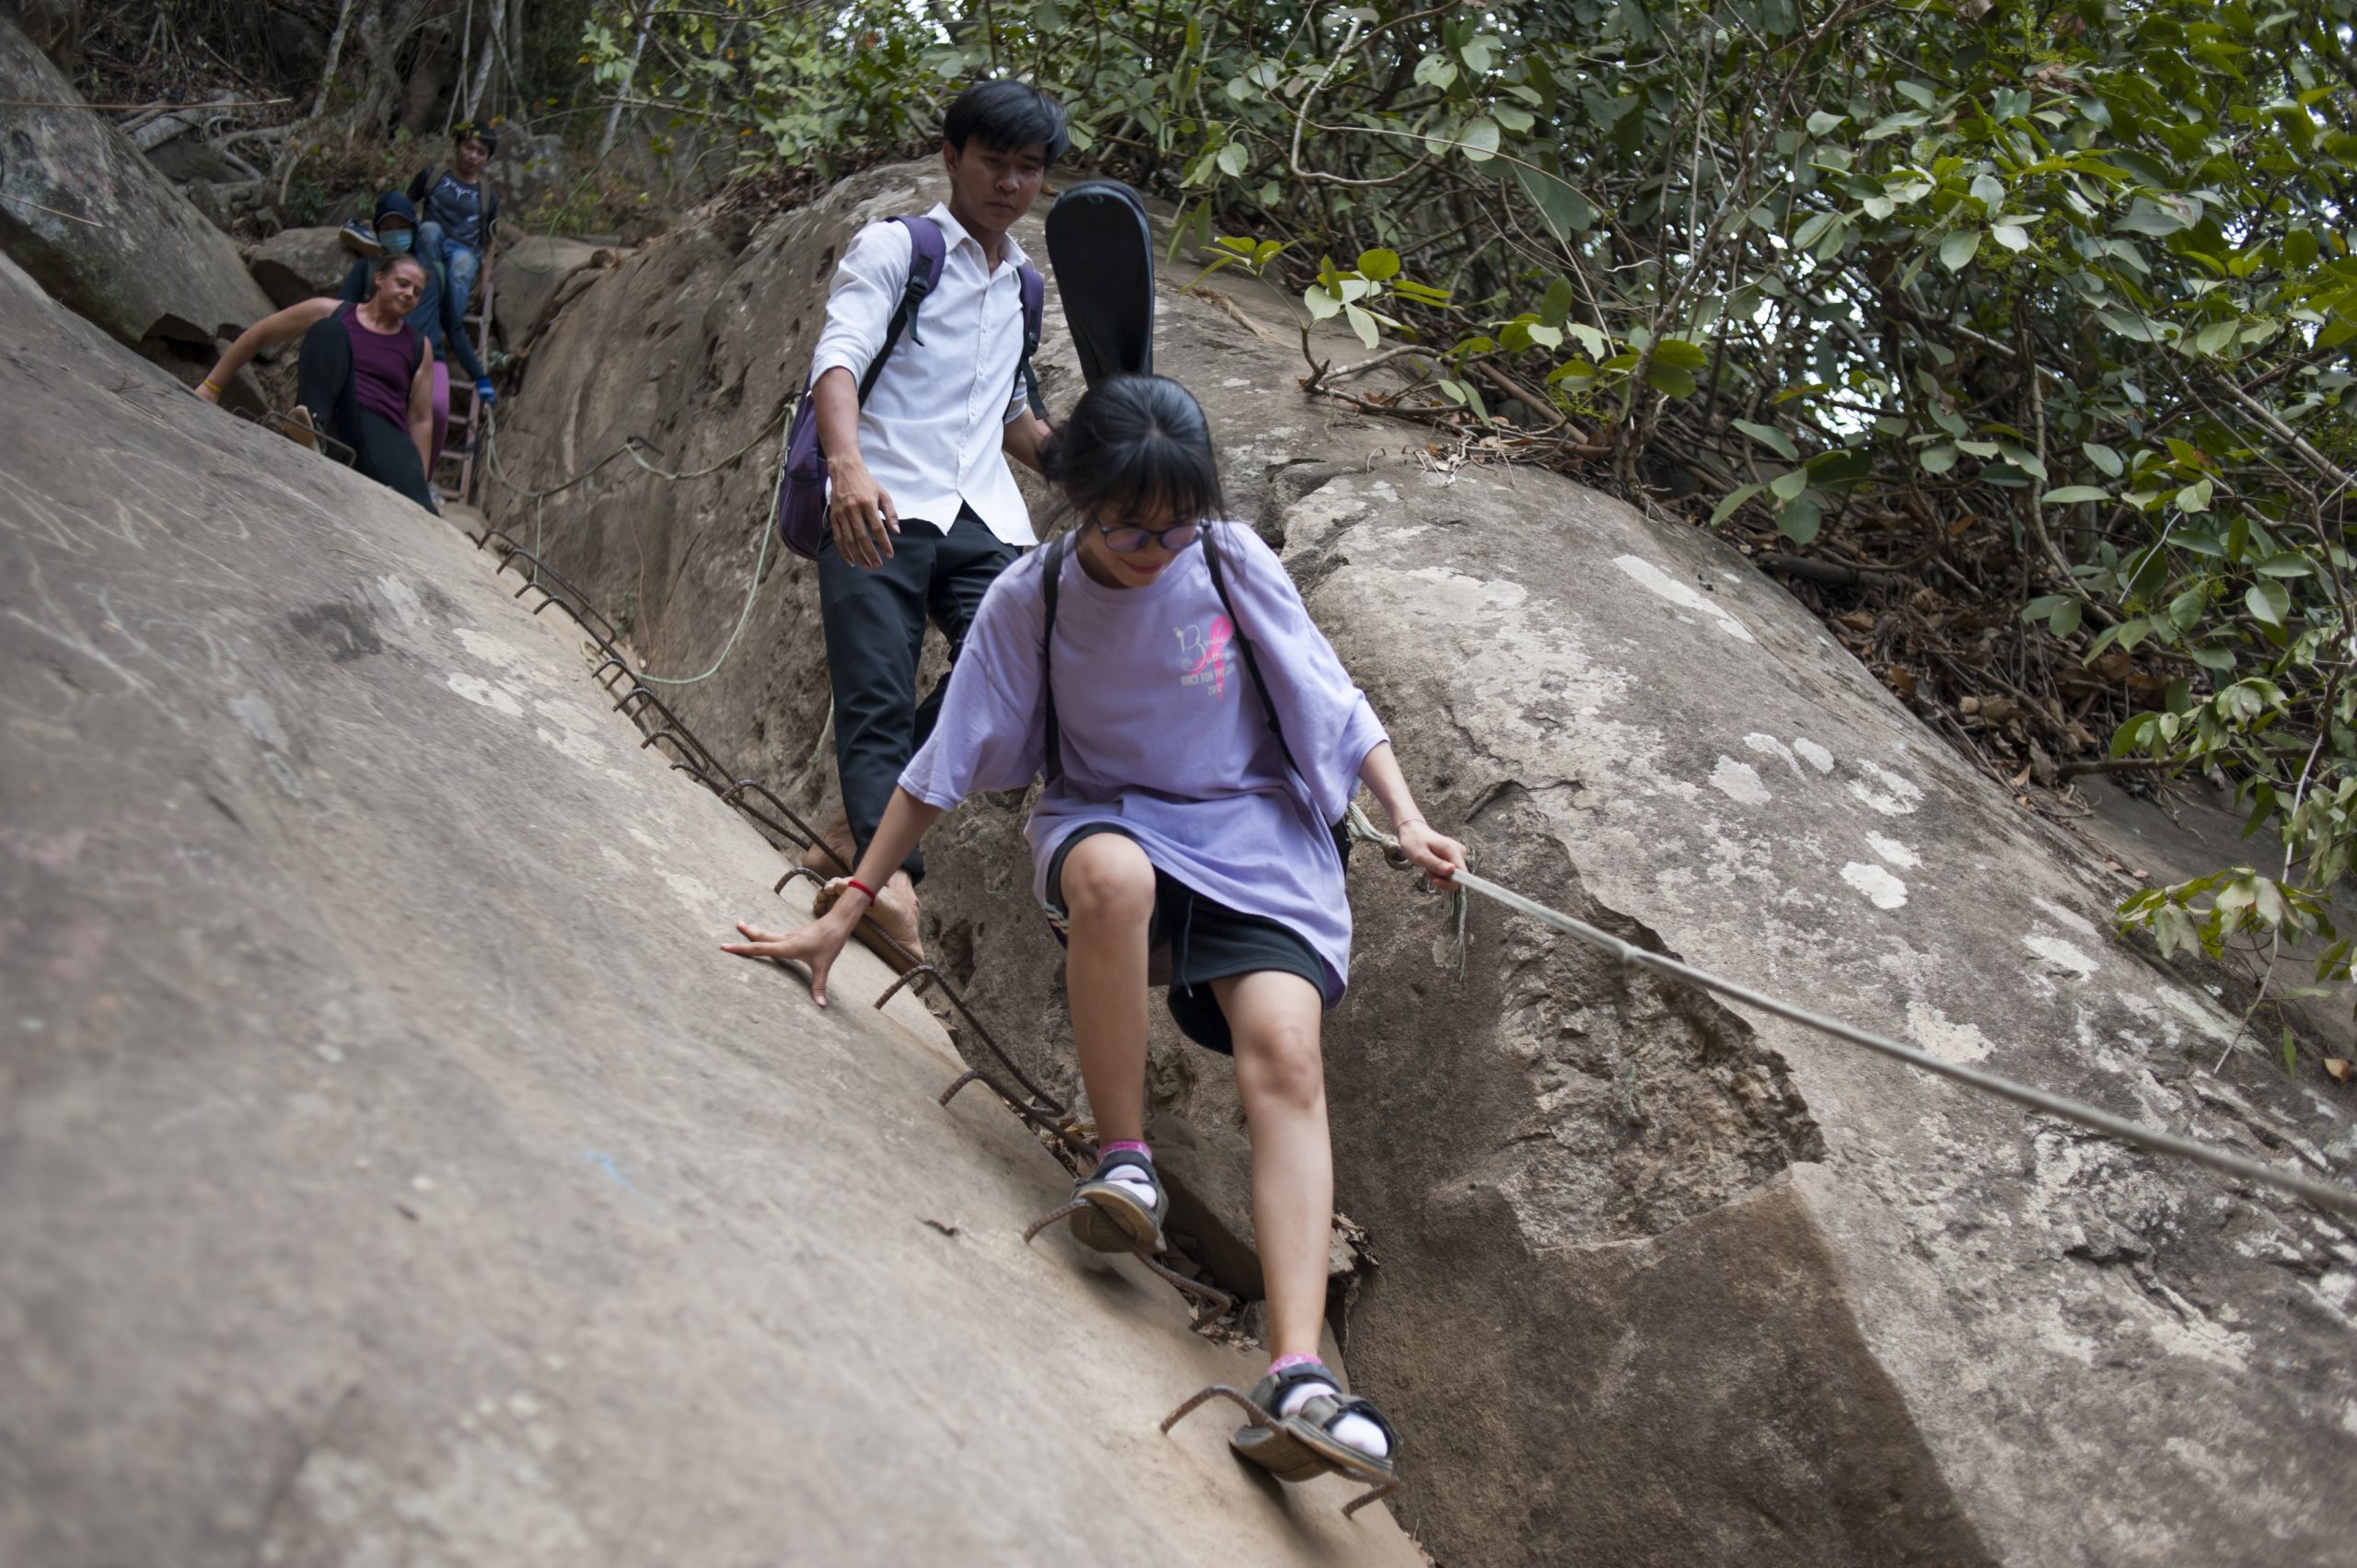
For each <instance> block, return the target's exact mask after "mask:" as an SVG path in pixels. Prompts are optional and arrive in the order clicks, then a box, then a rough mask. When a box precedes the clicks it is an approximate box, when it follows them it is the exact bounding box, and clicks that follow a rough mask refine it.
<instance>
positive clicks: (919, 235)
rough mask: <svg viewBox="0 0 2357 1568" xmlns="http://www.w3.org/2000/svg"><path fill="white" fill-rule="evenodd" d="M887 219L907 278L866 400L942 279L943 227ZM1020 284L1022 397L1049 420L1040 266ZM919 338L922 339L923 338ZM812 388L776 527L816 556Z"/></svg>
mask: <svg viewBox="0 0 2357 1568" xmlns="http://www.w3.org/2000/svg"><path fill="white" fill-rule="evenodd" d="M889 221H891V222H893V223H897V224H899V225H900V226H902V227H903V228H906V229H907V230H908V231H909V247H910V256H909V281H908V282H907V283H906V284H905V285H902V286H901V289H900V305H899V306H898V307H897V308H894V310H893V311H892V320H891V324H890V325H888V326H887V327H886V328H885V329H884V343H883V346H882V347H880V348H878V349H877V351H876V357H875V359H873V360H872V361H870V362H869V364H868V366H867V374H866V375H865V376H863V377H860V381H859V401H861V402H862V403H865V402H866V401H867V394H868V393H870V392H872V391H874V390H875V389H876V377H877V376H879V375H881V374H882V373H883V370H884V362H885V361H886V360H887V359H888V358H890V357H891V355H892V345H893V344H895V343H899V342H900V334H901V333H902V332H904V331H909V330H910V329H911V327H913V326H915V324H916V318H917V307H918V306H920V305H922V304H923V303H924V296H926V295H928V294H931V293H932V292H933V290H934V285H936V284H938V283H939V282H940V281H941V261H942V256H943V250H944V247H943V243H942V234H941V226H940V225H939V224H937V223H935V222H934V221H933V219H931V218H929V217H925V216H923V215H911V216H908V217H896V218H893V219H891V220H889ZM1021 282H1022V288H1023V357H1022V359H1021V360H1020V362H1019V363H1018V364H1017V366H1016V378H1017V381H1018V382H1019V384H1020V385H1021V386H1022V388H1023V391H1024V395H1025V396H1026V397H1027V398H1028V399H1029V400H1030V403H1031V412H1033V413H1035V414H1038V415H1039V417H1040V418H1042V419H1045V418H1046V417H1047V416H1048V409H1047V405H1046V404H1045V403H1043V402H1041V401H1039V377H1037V376H1036V375H1034V374H1032V370H1031V356H1032V354H1035V353H1037V352H1038V350H1039V321H1040V319H1041V317H1042V315H1043V314H1044V312H1045V307H1046V300H1047V283H1046V281H1045V280H1044V279H1042V278H1041V277H1040V276H1039V272H1038V270H1037V269H1035V268H1032V267H1028V266H1027V267H1024V268H1023V269H1021ZM917 342H919V343H923V342H924V339H923V337H922V336H919V337H917ZM810 387H811V382H810V381H809V380H807V379H806V380H805V381H804V382H803V383H802V401H801V402H799V403H798V404H796V405H795V410H794V423H793V424H791V425H789V426H787V428H786V432H785V469H784V472H783V473H782V474H781V476H780V477H779V480H778V487H777V531H778V533H779V534H780V535H781V536H782V537H783V538H784V540H785V547H786V548H787V549H788V550H791V551H792V552H795V554H796V555H801V556H806V557H809V558H813V559H815V558H816V557H817V556H818V553H819V545H820V544H821V543H823V542H825V540H826V538H827V454H826V453H825V451H824V450H822V449H821V448H820V447H819V405H818V402H817V401H816V400H815V399H813V398H812V397H811V396H810Z"/></svg>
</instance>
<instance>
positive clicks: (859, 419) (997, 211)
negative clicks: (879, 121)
mask: <svg viewBox="0 0 2357 1568" xmlns="http://www.w3.org/2000/svg"><path fill="white" fill-rule="evenodd" d="M1067 145H1069V141H1068V138H1067V137H1066V135H1065V132H1064V112H1063V110H1062V106H1060V105H1059V104H1058V103H1057V102H1056V101H1055V99H1051V98H1050V97H1049V96H1048V95H1047V94H1045V93H1043V92H1040V91H1039V89H1038V88H1036V87H1029V86H1027V85H1025V84H1024V83H1021V82H1013V81H986V82H977V83H975V84H974V85H973V86H971V87H968V88H967V89H966V90H965V91H964V92H962V93H960V94H958V99H957V101H956V102H954V103H952V104H951V105H950V106H949V112H948V114H947V116H946V118H945V119H944V121H943V123H942V142H941V161H942V164H943V166H944V167H945V168H946V169H947V170H948V173H949V200H948V201H947V202H946V203H943V204H941V205H939V206H936V207H935V208H934V209H933V211H932V213H931V214H930V215H929V216H930V217H931V218H932V220H933V221H934V222H935V223H936V224H938V225H939V226H941V235H942V241H943V250H944V255H943V257H942V266H941V278H940V281H939V283H938V284H936V285H935V287H934V289H933V292H932V293H931V294H930V295H928V296H925V299H924V301H923V305H922V306H921V307H920V308H919V309H918V311H917V314H916V319H915V321H914V322H913V323H912V324H911V327H910V328H909V330H908V331H905V332H903V333H902V334H901V337H900V342H899V343H896V344H895V345H894V346H893V349H892V352H891V354H890V355H889V356H888V358H887V359H886V360H885V363H884V368H883V370H882V371H881V372H880V373H879V374H878V375H877V379H876V383H875V386H874V387H873V388H872V389H870V391H869V393H868V397H867V402H866V405H865V407H862V406H861V404H860V401H859V382H860V378H861V377H863V376H865V374H866V372H867V369H868V366H869V365H870V364H871V363H872V362H873V361H874V359H875V357H876V354H877V351H878V350H879V349H880V348H881V347H882V346H883V343H884V338H885V333H886V330H887V328H888V324H889V322H890V320H891V318H892V312H893V309H894V308H895V307H896V306H898V305H899V304H900V296H901V292H902V289H903V288H904V286H905V285H906V284H907V281H908V276H909V268H910V264H911V260H912V257H913V242H912V241H911V238H910V235H909V231H908V229H907V227H906V226H903V225H901V224H897V223H876V224H870V225H868V226H866V227H865V228H863V229H861V230H860V231H859V233H858V235H857V236H856V237H855V238H853V240H852V243H851V246H850V248H849V249H848V250H845V251H844V252H843V258H842V261H841V263H839V264H838V265H837V267H836V268H835V277H834V285H833V288H832V291H831V292H830V294H829V296H828V299H827V321H826V325H825V326H824V327H823V328H822V329H820V331H819V347H818V351H817V353H816V354H815V355H814V356H813V358H812V361H811V371H812V375H813V377H814V380H813V383H812V387H811V396H812V397H813V398H814V399H815V400H816V402H817V410H818V420H819V441H820V443H821V445H822V446H823V447H824V449H825V452H826V456H827V474H828V491H829V494H828V503H827V517H828V522H829V525H830V538H829V539H828V540H827V541H826V543H824V544H823V545H822V546H821V547H820V549H819V606H820V609H821V611H822V613H823V616H824V619H825V622H826V632H827V665H828V673H829V677H830V680H831V682H832V685H833V688H834V699H835V768H836V772H837V773H838V775H839V776H840V778H841V780H842V796H843V815H844V818H845V819H846V824H847V828H848V832H849V836H850V838H851V840H852V842H851V843H850V844H849V845H843V844H840V843H839V844H837V845H836V846H835V848H836V849H837V850H838V851H842V850H844V849H846V848H848V849H849V850H850V851H851V853H850V854H849V857H848V858H849V859H850V861H851V862H852V863H853V864H854V865H855V864H857V862H858V859H859V854H860V853H861V852H864V851H865V849H866V847H867V841H868V839H869V838H870V837H871V836H872V835H873V834H874V833H875V831H876V824H877V821H878V820H879V819H881V818H882V817H883V815H884V807H886V806H887V805H888V803H889V802H890V800H891V798H892V790H893V786H894V785H895V784H897V783H898V782H899V780H900V770H901V769H902V768H904V767H906V766H907V765H908V761H909V759H910V758H911V756H913V755H914V754H915V752H916V749H917V748H918V747H919V746H921V745H923V743H924V739H925V738H926V737H927V736H928V735H930V734H931V733H932V732H933V725H934V721H935V718H936V717H937V716H938V715H939V714H940V711H941V698H942V687H941V686H937V687H935V689H934V691H932V693H931V694H930V695H928V696H927V697H926V698H925V700H924V702H923V703H922V704H919V703H918V702H917V697H916V678H917V656H918V653H919V651H920V650H921V649H922V648H923V644H924V627H925V621H926V619H927V617H928V615H929V616H930V617H931V619H932V621H933V622H934V624H935V625H937V626H939V627H940V628H941V631H942V634H943V635H944V636H945V637H946V638H947V639H948V642H949V656H950V658H951V659H952V660H953V661H954V660H955V659H956V658H957V656H958V648H959V647H960V645H963V643H964V642H965V639H966V629H967V628H968V627H969V626H970V625H971V624H972V622H973V619H974V612H975V610H978V609H979V608H980V607H981V602H982V594H983V592H984V591H985V590H986V589H988V588H989V587H990V586H991V582H992V580H993V578H995V577H996V576H997V575H999V573H1000V572H1002V571H1004V569H1005V568H1006V567H1007V566H1008V565H1009V564H1011V563H1013V562H1014V561H1015V559H1016V556H1017V554H1018V553H1019V552H1021V551H1022V550H1023V549H1024V548H1026V547H1028V546H1029V545H1032V544H1035V543H1037V542H1038V536H1037V535H1036V534H1035V533H1033V531H1032V528H1031V515H1030V511H1029V509H1028V507H1027V506H1026V505H1024V501H1023V494H1022V492H1020V491H1019V490H1017V489H1016V484H1015V475H1014V473H1013V472H1012V471H1011V470H1009V469H1008V468H1007V465H1006V459H1008V458H1010V457H1012V458H1014V459H1016V460H1017V461H1019V462H1022V463H1025V464H1028V465H1029V466H1030V467H1031V468H1033V469H1037V468H1038V467H1039V444H1040V442H1041V441H1043V440H1045V439H1046V437H1047V435H1048V426H1047V425H1046V424H1044V423H1043V422H1042V421H1040V420H1039V418H1038V417H1037V416H1036V415H1035V414H1034V413H1033V412H1031V409H1030V406H1029V403H1028V400H1027V398H1026V396H1025V391H1024V389H1023V388H1022V387H1021V386H1020V385H1019V384H1018V380H1019V375H1018V372H1019V366H1020V364H1021V359H1022V354H1023V302H1022V285H1021V280H1020V277H1019V275H1018V269H1020V268H1021V267H1022V266H1023V265H1024V263H1025V261H1026V258H1025V256H1024V254H1023V251H1022V249H1021V248H1020V247H1018V246H1017V245H1016V243H1015V240H1014V238H1013V237H1012V236H1011V235H1010V234H1009V233H1008V232H1007V231H1008V230H1009V229H1010V228H1012V227H1013V226H1014V225H1015V223H1016V220H1017V219H1018V218H1020V217H1022V216H1023V215H1024V214H1026V213H1027V212H1029V211H1030V210H1031V203H1033V202H1034V201H1036V200H1038V198H1039V187H1040V184H1041V182H1042V181H1043V180H1045V178H1046V176H1047V172H1048V168H1049V167H1050V166H1051V165H1052V164H1053V163H1054V162H1055V160H1056V159H1057V158H1058V157H1061V156H1062V153H1063V151H1064V149H1065V148H1066V146H1067ZM946 684H947V682H946V679H945V680H944V682H943V686H946ZM817 863H818V864H820V865H821V866H822V868H823V869H825V870H827V871H829V872H830V873H831V872H832V871H834V870H835V869H836V867H835V866H834V865H833V864H832V862H831V860H828V859H826V858H825V857H823V856H819V857H817ZM923 875H924V861H923V855H922V854H911V855H910V857H909V859H908V862H907V863H906V865H904V866H903V867H902V868H901V869H900V871H899V872H896V873H895V874H894V875H893V877H892V878H891V880H890V881H889V882H888V883H887V884H886V886H885V887H884V888H882V889H879V890H878V891H879V892H880V894H881V896H880V897H879V898H878V899H877V901H876V906H875V909H874V910H873V915H874V918H875V919H876V921H877V923H878V924H880V925H882V926H883V927H884V928H885V929H886V930H887V931H888V932H890V933H891V934H892V935H894V936H895V937H897V938H899V939H900V941H901V943H902V945H903V946H905V947H910V948H911V949H912V950H913V949H914V948H915V947H916V935H917V921H916V888H915V878H918V877H923Z"/></svg>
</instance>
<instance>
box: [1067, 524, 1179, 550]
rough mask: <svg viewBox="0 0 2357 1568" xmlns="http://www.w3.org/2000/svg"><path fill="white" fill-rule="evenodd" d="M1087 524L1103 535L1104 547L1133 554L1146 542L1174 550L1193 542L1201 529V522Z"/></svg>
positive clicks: (1141, 548)
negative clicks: (1129, 525)
mask: <svg viewBox="0 0 2357 1568" xmlns="http://www.w3.org/2000/svg"><path fill="white" fill-rule="evenodd" d="M1088 526H1089V527H1090V528H1095V529H1096V530H1097V532H1098V533H1100V534H1103V535H1104V536H1105V548H1106V549H1108V550H1109V551H1111V552H1113V553H1114V554H1116V555H1134V554H1136V553H1137V552H1139V551H1141V550H1144V548H1145V547H1146V546H1147V545H1148V544H1156V545H1159V546H1161V547H1162V548H1163V549H1165V550H1167V551H1171V552H1178V551H1181V550H1184V549H1186V548H1187V547H1188V546H1189V545H1190V544H1192V543H1194V542H1195V536H1196V535H1197V534H1199V533H1201V532H1202V531H1203V525H1202V524H1201V523H1176V524H1173V525H1172V526H1171V527H1169V528H1107V527H1106V526H1105V525H1104V524H1103V523H1094V522H1093V523H1091V524H1089V525H1088Z"/></svg>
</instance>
